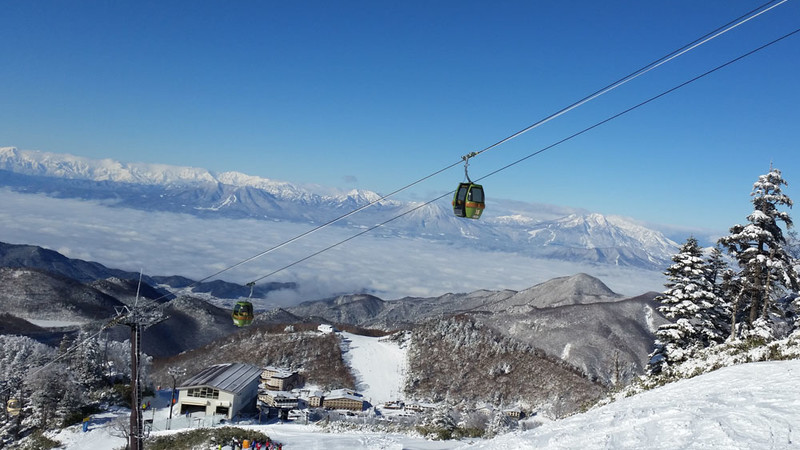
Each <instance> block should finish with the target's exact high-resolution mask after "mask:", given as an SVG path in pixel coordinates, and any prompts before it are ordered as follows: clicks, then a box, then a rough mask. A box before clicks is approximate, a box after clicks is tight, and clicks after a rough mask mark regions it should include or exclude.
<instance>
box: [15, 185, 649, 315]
mask: <svg viewBox="0 0 800 450" xmlns="http://www.w3.org/2000/svg"><path fill="white" fill-rule="evenodd" d="M0 202H1V203H2V205H3V207H2V208H0V236H1V237H0V240H2V241H4V242H9V243H14V244H32V245H39V246H42V247H46V248H50V249H53V250H56V251H58V252H60V253H62V254H64V255H66V256H68V257H70V258H79V259H84V260H89V261H97V262H100V263H102V264H104V265H106V266H109V267H114V268H118V269H123V270H130V271H139V270H143V271H144V273H146V274H150V275H183V276H187V277H190V278H193V279H201V278H205V277H207V276H209V275H211V274H213V273H215V272H217V271H220V270H223V269H225V268H228V267H230V266H232V265H234V264H237V263H239V262H240V261H243V260H245V259H247V258H250V257H252V256H254V255H256V254H259V253H261V252H263V251H265V250H266V249H269V248H271V247H273V246H275V245H278V244H280V243H282V242H284V241H286V240H288V239H291V238H293V237H295V236H297V235H299V234H301V233H303V232H305V231H307V230H309V229H311V228H313V227H314V226H315V225H314V224H296V223H285V222H272V221H258V220H251V219H245V220H233V219H200V218H197V217H194V216H191V215H187V214H177V213H167V212H146V211H139V210H133V209H127V208H119V207H114V206H113V205H110V204H108V203H101V202H97V201H81V200H72V199H55V198H50V197H47V196H45V195H40V194H20V193H16V192H13V191H11V190H9V189H0ZM357 231H358V230H356V229H352V228H343V227H338V226H333V227H328V228H325V229H323V230H320V231H318V232H316V233H314V234H311V235H310V236H308V237H306V238H303V239H301V240H299V241H296V242H294V243H292V244H290V245H287V246H286V247H283V248H281V249H279V250H276V251H274V252H271V253H269V254H267V255H264V256H263V257H260V258H258V259H255V260H254V261H252V262H249V263H247V264H244V265H242V266H239V267H237V268H235V269H233V270H230V271H228V272H225V273H224V274H222V275H220V276H219V277H218V278H221V279H224V280H227V281H232V282H237V283H246V282H248V281H252V280H254V279H256V278H260V277H262V276H264V275H266V274H268V273H271V272H272V271H274V270H277V269H280V268H282V267H284V266H286V265H288V264H291V263H293V262H295V261H297V260H299V259H301V258H304V257H306V256H308V255H310V254H312V253H314V252H316V251H319V250H321V249H323V248H325V247H327V246H329V245H332V244H335V243H337V242H339V241H342V240H344V239H346V238H348V237H350V236H352V235H354V234H355V233H356V232H357ZM376 231H377V234H367V235H364V236H360V237H358V238H356V239H353V240H351V241H349V242H346V243H344V244H342V245H340V246H338V247H336V248H334V249H332V250H329V251H326V252H324V253H322V254H321V255H319V256H315V257H313V258H311V259H309V260H307V261H305V262H302V263H299V264H297V265H295V266H293V267H291V268H289V269H286V270H283V271H281V272H279V273H277V274H275V275H273V276H271V277H268V278H266V279H264V280H263V282H268V281H283V282H297V283H299V289H298V291H297V292H288V291H281V292H276V293H275V294H274V295H273V296H272V297H271V298H270V299H269V300H270V301H271V302H274V304H281V305H285V304H291V303H296V302H298V301H301V300H311V299H318V298H322V297H327V296H331V295H336V294H341V293H352V292H362V291H366V292H371V293H374V294H375V295H378V296H379V297H381V298H384V299H396V298H401V297H404V296H435V295H440V294H444V293H447V292H470V291H473V290H477V289H514V290H520V289H524V288H527V287H530V286H532V285H534V284H537V283H540V282H543V281H546V280H548V279H551V278H554V277H559V276H567V275H573V274H575V273H579V272H585V273H588V274H590V275H593V276H596V277H598V278H600V279H601V280H603V281H604V282H605V283H606V284H608V285H609V287H611V289H613V290H615V291H616V292H619V293H622V294H626V295H638V294H641V293H643V292H646V291H648V290H661V289H662V287H663V286H662V284H663V282H664V280H663V275H661V274H660V273H658V272H652V271H644V270H640V269H631V268H621V267H614V266H600V265H591V264H576V263H571V262H562V261H553V260H542V259H533V258H529V257H525V256H523V255H518V254H513V253H502V252H484V251H478V250H473V249H471V248H470V247H469V245H468V243H465V245H464V246H461V247H459V246H453V245H451V244H446V243H442V242H431V241H427V240H423V239H417V238H386V237H382V236H381V234H380V231H379V230H376ZM264 306H267V305H264Z"/></svg>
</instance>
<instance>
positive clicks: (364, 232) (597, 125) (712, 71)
mask: <svg viewBox="0 0 800 450" xmlns="http://www.w3.org/2000/svg"><path fill="white" fill-rule="evenodd" d="M797 33H800V28H798V29H796V30H794V31H792V32H790V33H787V34H785V35H783V36H781V37H779V38H777V39H775V40H773V41H770V42H768V43H766V44H764V45H762V46H760V47H758V48H756V49H754V50H751V51H749V52H747V53H745V54H743V55H740V56H738V57H736V58H734V59H732V60H729V61H728V62H726V63H723V64H720V65H719V66H716V67H715V68H713V69H711V70H708V71H706V72H704V73H702V74H700V75H698V76H696V77H694V78H691V79H689V80H687V81H684V82H683V83H681V84H679V85H677V86H674V87H672V88H670V89H668V90H666V91H663V92H661V93H660V94H658V95H655V96H653V97H650V98H648V99H647V100H644V101H642V102H640V103H638V104H636V105H634V106H631V107H630V108H628V109H626V110H624V111H621V112H619V113H617V114H614V115H613V116H610V117H608V118H606V119H604V120H601V121H600V122H597V123H595V124H594V125H591V126H589V127H586V128H584V129H582V130H581V131H578V132H577V133H574V134H572V135H570V136H567V137H565V138H564V139H561V140H559V141H557V142H554V143H553V144H550V145H548V146H546V147H544V148H541V149H539V150H537V151H535V152H533V153H531V154H529V155H527V156H525V157H523V158H520V159H518V160H516V161H514V162H511V163H509V164H507V165H505V166H503V167H500V168H499V169H496V170H494V171H492V172H489V173H488V174H486V175H484V176H482V177H480V178H478V179H477V180H475V181H481V180H483V179H485V178H488V177H490V176H492V175H495V174H497V173H499V172H502V171H504V170H506V169H508V168H510V167H512V166H515V165H517V164H519V163H521V162H523V161H525V160H527V159H530V158H532V157H534V156H536V155H539V154H541V153H543V152H545V151H547V150H549V149H551V148H553V147H556V146H558V145H560V144H563V143H564V142H567V141H569V140H571V139H574V138H576V137H578V136H580V135H582V134H584V133H586V132H588V131H591V130H593V129H595V128H597V127H599V126H601V125H603V124H606V123H608V122H610V121H612V120H614V119H616V118H618V117H620V116H623V115H625V114H627V113H629V112H631V111H633V110H636V109H638V108H640V107H642V106H644V105H646V104H648V103H650V102H652V101H654V100H657V99H659V98H661V97H663V96H665V95H667V94H670V93H672V92H675V91H676V90H678V89H680V88H682V87H685V86H687V85H689V84H691V83H693V82H695V81H697V80H699V79H701V78H704V77H706V76H708V75H710V74H712V73H714V72H716V71H718V70H720V69H722V68H724V67H727V66H729V65H731V64H733V63H735V62H737V61H740V60H742V59H744V58H746V57H747V56H750V55H752V54H753V53H756V52H758V51H760V50H763V49H765V48H767V47H769V46H771V45H773V44H775V43H777V42H779V41H782V40H783V39H786V38H788V37H790V36H792V35H794V34H797ZM454 192H455V191H449V192H447V193H445V194H443V195H440V196H438V197H436V198H434V199H433V200H429V201H427V202H425V203H422V204H420V205H417V206H415V207H413V208H411V209H409V210H407V211H405V212H403V213H400V214H398V215H396V216H394V217H392V218H390V219H388V220H386V221H384V222H381V223H379V224H377V225H374V226H372V227H370V228H367V229H365V230H363V231H360V232H358V233H356V234H354V235H353V236H350V237H348V238H346V239H343V240H341V241H339V242H337V243H335V244H331V245H329V246H327V247H325V248H323V249H321V250H318V251H316V252H314V253H312V254H310V255H308V256H306V257H304V258H301V259H299V260H297V261H295V262H293V263H291V264H287V265H285V266H283V267H281V268H279V269H276V270H273V271H272V272H270V273H268V274H266V275H264V276H261V277H259V278H256V279H255V280H253V282H254V283H255V282H258V281H261V280H263V279H265V278H268V277H270V276H272V275H275V274H277V273H279V272H282V271H284V270H286V269H288V268H290V267H293V266H295V265H297V264H300V263H302V262H304V261H307V260H309V259H311V258H313V257H315V256H317V255H319V254H321V253H324V252H326V251H328V250H331V249H333V248H335V247H338V246H339V245H342V244H344V243H346V242H349V241H351V240H353V239H355V238H357V237H359V236H362V235H364V234H367V233H369V232H370V231H373V230H375V229H376V228H380V227H382V226H384V225H386V224H388V223H390V222H393V221H395V220H397V219H399V218H401V217H403V216H406V215H407V214H410V213H412V212H414V211H417V210H419V209H420V208H423V207H425V206H428V205H430V204H431V203H433V202H436V201H438V200H441V199H443V198H445V197H448V196H452V195H453V193H454Z"/></svg>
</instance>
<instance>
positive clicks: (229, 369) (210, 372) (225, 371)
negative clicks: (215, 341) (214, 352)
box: [179, 363, 261, 394]
mask: <svg viewBox="0 0 800 450" xmlns="http://www.w3.org/2000/svg"><path fill="white" fill-rule="evenodd" d="M260 375H261V369H260V368H258V367H256V366H251V365H250V364H242V363H229V364H217V365H214V366H211V367H209V368H207V369H205V370H203V371H201V372H200V373H198V374H197V375H195V376H193V377H191V378H189V379H188V380H186V381H184V382H183V384H182V385H181V386H180V387H179V389H185V388H190V387H198V386H210V387H214V388H217V389H219V390H221V391H226V392H232V393H234V394H237V393H239V392H241V391H243V390H244V388H245V387H247V385H249V384H250V383H251V382H253V381H254V380H257V379H258V378H259V376H260Z"/></svg>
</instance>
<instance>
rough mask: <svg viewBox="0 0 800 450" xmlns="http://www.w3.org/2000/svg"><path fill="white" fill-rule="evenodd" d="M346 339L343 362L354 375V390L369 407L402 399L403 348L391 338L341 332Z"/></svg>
mask: <svg viewBox="0 0 800 450" xmlns="http://www.w3.org/2000/svg"><path fill="white" fill-rule="evenodd" d="M341 336H342V338H344V339H346V340H347V341H349V342H346V343H347V345H346V347H345V348H346V349H347V353H345V355H344V357H345V361H346V362H347V363H348V364H349V365H350V367H351V368H352V370H353V372H354V375H355V376H356V382H357V386H356V390H357V391H358V392H359V393H360V394H362V395H363V396H364V398H366V399H367V400H368V401H369V402H370V403H371V404H372V405H373V406H380V405H381V404H383V403H385V402H387V401H391V400H403V399H404V396H403V379H404V377H405V374H406V349H405V348H400V345H399V344H397V343H396V342H394V341H389V340H386V339H379V338H374V337H368V336H360V335H357V334H352V333H341Z"/></svg>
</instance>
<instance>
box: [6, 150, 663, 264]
mask: <svg viewBox="0 0 800 450" xmlns="http://www.w3.org/2000/svg"><path fill="white" fill-rule="evenodd" d="M0 186H6V187H9V188H11V189H13V190H15V191H17V192H25V193H43V194H46V195H49V196H55V197H59V198H77V199H86V200H103V201H105V202H107V203H109V204H112V205H114V206H119V207H127V208H135V209H140V210H148V211H169V212H179V213H189V214H192V215H195V216H199V217H213V218H221V217H225V218H256V219H260V220H276V221H285V222H298V223H304V224H308V223H309V222H310V223H312V224H323V223H326V222H328V221H331V220H334V219H336V218H338V217H340V216H342V215H343V214H346V213H348V212H350V211H352V210H354V209H356V208H360V207H364V206H366V205H369V204H370V203H373V202H374V203H375V204H373V205H372V206H370V207H369V208H366V209H364V210H363V211H361V212H359V213H358V214H354V215H353V216H350V217H347V218H346V219H345V220H342V221H340V222H338V223H337V225H338V226H340V227H341V226H345V227H352V228H354V229H358V230H363V229H365V228H367V227H372V226H374V225H375V224H376V223H382V222H385V221H387V220H389V219H391V218H393V217H395V216H398V215H401V214H404V213H407V214H404V215H403V216H402V217H400V218H398V219H397V220H393V221H392V222H391V223H390V224H388V225H386V226H383V227H381V229H380V230H381V231H380V232H381V235H383V236H386V237H404V238H407V237H418V238H424V239H430V240H435V241H440V242H442V241H444V242H447V243H453V244H460V243H463V242H465V241H466V242H469V245H470V246H471V247H472V248H475V249H479V250H487V251H495V250H499V251H504V252H512V253H517V254H520V255H524V256H527V257H537V258H539V257H541V258H549V259H557V260H562V261H581V262H590V263H597V264H601V265H606V264H609V265H614V266H627V267H637V268H642V269H647V270H663V268H664V267H666V265H667V264H668V263H669V258H670V257H671V255H673V254H674V253H675V251H676V249H677V244H676V243H675V242H673V241H671V240H670V239H668V238H666V237H665V236H664V235H662V234H661V233H659V232H657V231H654V230H650V229H647V228H645V227H642V226H640V225H637V224H635V223H634V222H633V221H631V220H629V219H624V218H621V217H612V216H603V215H600V214H593V213H587V212H585V211H580V210H575V209H569V208H563V207H554V206H552V205H536V204H527V203H521V202H513V201H503V200H492V199H490V200H489V202H490V203H489V207H488V208H487V211H488V212H489V214H486V215H485V216H484V218H482V219H481V220H480V221H467V220H463V219H459V218H456V217H454V216H453V215H452V213H451V211H450V204H449V199H448V198H445V199H443V200H441V201H439V202H434V203H431V204H428V205H421V204H420V203H414V202H406V201H400V200H393V199H384V200H380V198H381V196H380V195H379V194H377V193H375V192H371V191H367V190H352V191H350V192H344V193H340V194H324V193H319V192H312V191H311V190H309V189H307V188H304V187H300V186H297V185H294V184H291V183H289V182H284V181H275V180H271V179H266V178H260V177H255V176H250V175H246V174H243V173H239V172H224V173H213V172H210V171H208V170H205V169H199V168H192V167H178V166H168V165H159V164H143V163H123V162H118V161H113V160H110V159H103V160H94V159H89V158H83V157H76V156H72V155H67V154H57V153H47V152H39V151H28V150H20V149H17V148H14V147H4V148H0ZM414 208H418V209H414ZM411 209H413V211H411V212H408V211H409V210H411Z"/></svg>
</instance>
